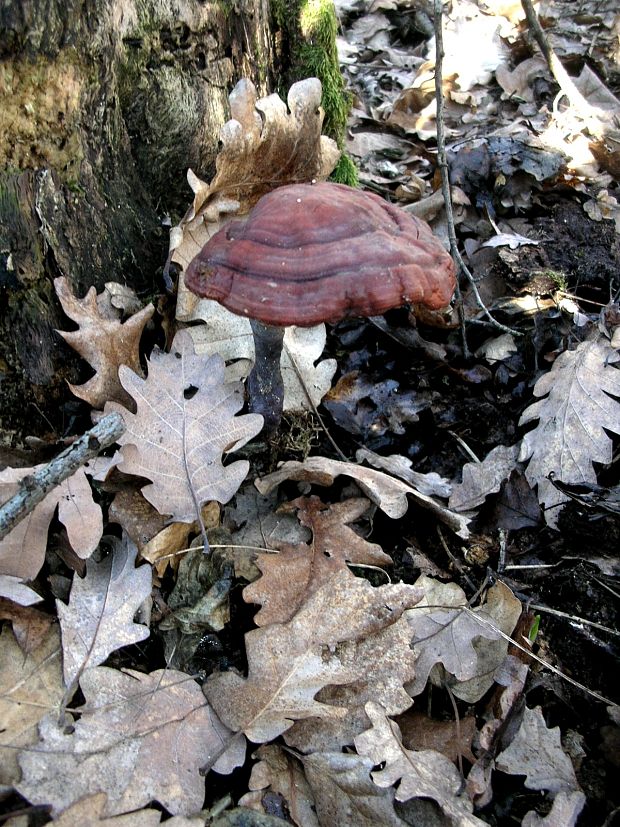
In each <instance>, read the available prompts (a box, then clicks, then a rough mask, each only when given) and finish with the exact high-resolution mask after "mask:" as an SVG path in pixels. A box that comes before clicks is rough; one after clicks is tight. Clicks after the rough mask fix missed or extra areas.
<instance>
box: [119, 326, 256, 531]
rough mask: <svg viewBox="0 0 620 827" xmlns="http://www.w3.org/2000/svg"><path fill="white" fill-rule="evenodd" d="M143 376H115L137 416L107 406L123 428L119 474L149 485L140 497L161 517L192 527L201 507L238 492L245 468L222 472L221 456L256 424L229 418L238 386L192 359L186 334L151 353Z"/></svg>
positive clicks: (237, 401)
mask: <svg viewBox="0 0 620 827" xmlns="http://www.w3.org/2000/svg"><path fill="white" fill-rule="evenodd" d="M148 371H149V372H148V376H147V378H146V379H141V378H140V377H139V376H137V375H136V374H135V373H134V372H133V371H131V370H129V368H126V367H121V369H120V371H119V373H120V378H121V382H122V383H123V386H124V387H125V389H126V390H127V391H128V392H129V393H130V394H131V396H132V397H133V398H134V399H135V400H136V404H137V413H135V414H133V413H131V412H130V411H128V410H126V409H124V408H120V407H119V406H117V405H113V404H112V405H109V406H106V411H107V410H108V409H109V408H111V409H113V410H118V411H120V413H121V415H122V416H123V419H124V421H125V425H126V426H127V429H126V431H125V433H124V434H123V435H122V436H121V437H119V440H118V441H119V443H120V444H121V446H122V448H121V451H122V454H123V461H122V463H121V464H120V465H119V469H120V470H121V471H123V472H124V473H126V474H135V475H136V476H139V477H146V478H147V479H149V480H152V483H151V484H150V485H147V486H145V487H144V488H143V489H142V493H143V494H144V496H145V497H146V499H147V500H148V501H149V502H150V503H151V505H153V506H155V508H156V509H157V510H158V511H159V513H160V514H166V515H170V517H171V519H172V520H173V521H174V522H180V523H192V522H194V520H196V519H198V518H199V516H200V509H201V507H202V506H203V505H204V503H206V502H208V501H210V500H216V501H217V502H220V503H225V502H228V500H229V499H230V498H231V497H232V496H233V494H234V493H235V492H236V491H237V489H238V488H239V486H240V485H241V483H242V482H243V479H244V478H245V476H246V474H247V473H248V469H249V463H248V462H247V461H246V460H239V461H238V462H233V463H230V464H228V465H226V466H224V465H223V464H222V455H223V454H228V453H231V452H233V451H236V450H237V449H238V448H241V447H242V446H243V445H245V443H246V442H248V440H250V439H252V437H254V436H256V434H257V433H258V432H259V431H260V429H261V427H262V423H263V418H262V417H261V416H260V415H258V414H245V415H244V416H235V414H236V412H237V411H238V410H239V409H240V408H241V407H242V406H243V388H242V386H241V384H239V383H234V384H224V362H223V361H222V359H221V358H220V357H219V356H211V357H210V358H209V359H203V358H202V357H200V356H197V355H196V354H195V353H194V348H193V345H192V340H191V337H190V335H189V333H187V331H185V330H181V331H179V333H177V335H176V336H175V338H174V341H173V343H172V347H171V350H170V353H164V352H163V351H160V350H154V351H153V353H152V354H151V359H150V362H149V368H148Z"/></svg>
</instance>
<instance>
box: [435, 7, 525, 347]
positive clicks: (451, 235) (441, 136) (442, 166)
mask: <svg viewBox="0 0 620 827" xmlns="http://www.w3.org/2000/svg"><path fill="white" fill-rule="evenodd" d="M434 24H435V99H436V101H437V166H438V167H439V172H440V173H441V190H442V193H443V199H444V202H445V205H446V222H447V225H448V239H449V241H450V253H451V255H452V258H453V259H454V261H455V262H456V264H457V266H458V268H459V272H460V273H463V274H464V275H465V276H466V278H467V280H468V281H469V283H470V285H471V289H472V292H473V294H474V296H475V299H476V303H477V304H478V307H479V308H480V309H481V310H482V312H483V313H484V315H485V316H486V318H487V319H488V321H489V324H491V325H492V326H493V327H495V328H497V330H501V331H502V332H503V333H512V335H513V336H520V335H521V334H520V333H519V332H518V331H516V330H513V329H512V328H510V327H506V325H503V324H502V323H501V322H498V321H497V319H495V318H494V317H493V316H492V315H491V313H490V311H489V309H488V308H487V306H486V305H485V303H484V302H483V301H482V296H481V295H480V292H479V290H478V286H477V285H476V280H475V279H474V277H473V275H472V273H471V271H470V270H469V268H468V267H467V265H466V264H465V262H464V261H463V257H462V256H461V253H460V252H459V248H458V243H457V240H456V230H455V226H454V211H453V210H452V196H451V195H450V173H449V170H448V160H447V157H446V138H445V132H444V122H445V117H444V100H443V89H442V85H443V76H442V66H443V56H444V50H443V32H442V0H434ZM456 298H457V302H458V308H459V309H458V313H459V320H460V323H461V332H462V337H463V354H464V356H465V357H467V356H468V355H469V348H468V346H467V340H466V337H465V317H464V312H463V301H462V299H461V293H460V290H459V288H458V285H457V290H456Z"/></svg>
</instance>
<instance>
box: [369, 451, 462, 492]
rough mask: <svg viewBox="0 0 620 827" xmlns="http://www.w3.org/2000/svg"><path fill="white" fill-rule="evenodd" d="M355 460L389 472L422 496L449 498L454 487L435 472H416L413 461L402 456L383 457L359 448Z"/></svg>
mask: <svg viewBox="0 0 620 827" xmlns="http://www.w3.org/2000/svg"><path fill="white" fill-rule="evenodd" d="M355 459H356V460H357V461H358V462H359V463H361V462H363V461H364V460H366V462H367V463H368V464H369V465H372V466H373V468H379V469H380V470H381V471H387V472H388V473H389V474H391V475H392V476H393V477H398V478H399V479H401V480H405V482H408V483H409V484H410V485H412V486H413V487H414V488H415V489H416V490H417V491H419V492H420V494H425V495H426V496H428V497H449V496H450V492H451V491H452V485H451V483H450V482H448V480H447V479H445V477H442V476H441V475H440V474H437V473H436V472H435V471H430V472H429V473H427V474H421V473H420V472H419V471H414V470H413V469H412V467H411V466H412V465H413V463H412V461H411V460H410V459H409V458H408V457H403V456H401V455H400V454H391V455H390V456H389V457H382V456H380V455H379V454H375V452H374V451H369V450H368V448H359V449H358V450H357V451H356V452H355Z"/></svg>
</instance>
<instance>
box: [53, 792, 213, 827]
mask: <svg viewBox="0 0 620 827" xmlns="http://www.w3.org/2000/svg"><path fill="white" fill-rule="evenodd" d="M106 803H107V796H106V794H105V793H95V794H94V795H87V796H84V798H80V800H79V801H76V802H75V804H73V805H72V806H71V807H68V808H67V809H66V810H65V811H64V812H63V813H62V814H61V815H60V816H59V817H58V818H55V819H54V825H55V827H77V825H79V827H155V825H157V824H161V813H160V812H158V810H150V809H149V810H137V811H135V812H133V813H127V814H124V815H119V816H112V817H111V818H106V816H105V809H106ZM202 824H203V822H202V821H200V822H197V824H196V827H199V825H202Z"/></svg>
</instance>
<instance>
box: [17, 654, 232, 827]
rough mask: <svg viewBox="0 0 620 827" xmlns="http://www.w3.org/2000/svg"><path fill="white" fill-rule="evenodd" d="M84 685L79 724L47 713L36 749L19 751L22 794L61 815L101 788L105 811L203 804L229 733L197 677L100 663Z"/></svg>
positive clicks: (187, 810) (183, 811)
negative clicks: (206, 773)
mask: <svg viewBox="0 0 620 827" xmlns="http://www.w3.org/2000/svg"><path fill="white" fill-rule="evenodd" d="M80 686H81V688H82V691H83V693H84V698H85V704H84V706H82V707H79V708H78V709H75V710H71V712H72V714H74V715H76V716H77V717H76V719H75V720H74V722H73V723H72V726H71V727H70V728H67V727H66V726H61V725H59V723H58V719H57V716H53V715H48V716H46V717H45V718H44V719H43V720H42V721H41V723H40V725H39V736H40V740H39V743H38V745H37V748H36V750H29V751H28V750H26V751H23V752H22V753H20V756H19V763H20V765H21V768H22V780H21V782H20V783H19V784H18V785H17V787H18V789H19V792H20V794H21V795H23V796H24V798H26V799H27V800H28V801H30V802H31V803H32V804H41V805H49V806H50V807H51V810H52V813H53V814H54V815H57V814H58V813H60V812H62V811H63V810H66V809H67V807H70V806H71V805H72V804H74V803H75V802H76V801H78V800H79V799H81V798H82V797H84V796H86V795H90V794H93V793H98V792H105V793H107V797H108V798H107V804H106V807H105V810H104V814H105V815H106V816H112V815H115V814H117V813H125V812H127V811H129V810H134V809H139V808H140V807H144V806H146V805H147V804H149V803H150V802H151V801H158V802H159V803H160V804H162V805H163V806H164V807H165V808H166V809H167V810H168V811H169V812H171V813H173V814H180V815H189V814H191V813H193V812H196V811H198V810H200V808H201V807H202V804H203V801H204V795H205V782H204V778H203V777H202V774H201V771H200V770H201V767H204V766H207V765H209V766H211V765H213V762H214V760H215V759H216V758H217V756H218V755H220V753H222V751H223V749H224V748H225V747H226V745H227V743H228V742H229V740H230V733H229V732H228V730H227V729H226V727H224V726H223V725H222V724H221V723H220V722H219V721H218V720H217V718H216V716H215V715H214V714H213V711H212V710H211V709H210V707H209V705H208V704H207V703H206V701H205V699H204V695H203V694H202V691H201V688H200V686H199V685H198V684H197V683H196V681H194V680H193V679H192V678H190V677H189V676H188V675H185V674H183V673H182V672H176V671H174V670H170V669H168V670H164V669H160V670H158V671H156V672H152V673H151V674H148V675H146V674H143V673H141V672H136V671H134V670H130V669H127V670H123V671H118V670H116V669H109V668H108V667H105V666H97V667H95V668H93V669H88V670H87V671H86V672H84V674H83V675H82V677H81V680H80ZM225 757H226V756H225V755H222V756H221V759H220V761H223V760H224V759H225ZM236 760H237V763H238V756H237V757H236ZM241 760H243V758H241ZM233 763H234V762H233ZM216 766H218V767H219V771H230V766H229V765H228V766H226V765H225V764H220V763H218V764H217V765H216Z"/></svg>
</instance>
